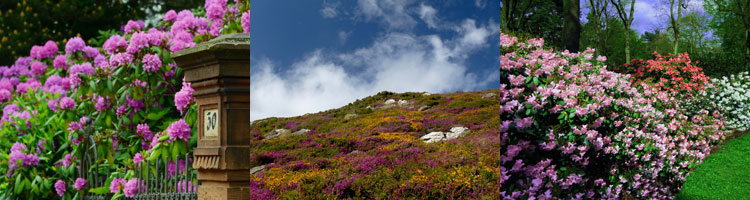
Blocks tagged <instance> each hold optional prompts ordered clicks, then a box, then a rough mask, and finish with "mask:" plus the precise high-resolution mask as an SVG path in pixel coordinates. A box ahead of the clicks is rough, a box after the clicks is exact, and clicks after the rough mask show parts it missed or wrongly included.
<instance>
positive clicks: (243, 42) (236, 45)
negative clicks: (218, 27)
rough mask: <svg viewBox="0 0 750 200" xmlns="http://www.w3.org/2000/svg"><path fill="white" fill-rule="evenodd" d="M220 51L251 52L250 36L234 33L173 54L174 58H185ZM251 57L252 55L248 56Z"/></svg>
mask: <svg viewBox="0 0 750 200" xmlns="http://www.w3.org/2000/svg"><path fill="white" fill-rule="evenodd" d="M220 49H238V50H248V51H249V50H250V34H246V33H232V34H227V35H222V36H219V37H217V38H214V39H211V40H209V41H206V42H202V43H200V44H198V45H196V46H195V47H192V48H187V49H183V50H182V51H178V52H175V53H174V54H172V58H178V57H183V56H187V55H191V54H195V53H199V52H203V51H216V50H220ZM248 56H250V55H248Z"/></svg>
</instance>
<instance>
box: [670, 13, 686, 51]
mask: <svg viewBox="0 0 750 200" xmlns="http://www.w3.org/2000/svg"><path fill="white" fill-rule="evenodd" d="M674 2H675V0H669V24H670V25H671V26H672V33H673V36H674V41H673V43H674V54H675V55H677V53H678V47H679V46H680V18H682V8H685V9H687V3H685V1H684V0H678V2H677V19H675V17H674Z"/></svg>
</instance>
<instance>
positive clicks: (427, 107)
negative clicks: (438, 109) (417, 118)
mask: <svg viewBox="0 0 750 200" xmlns="http://www.w3.org/2000/svg"><path fill="white" fill-rule="evenodd" d="M430 108H431V107H430V106H422V107H419V109H418V110H419V111H425V110H429V109H430Z"/></svg>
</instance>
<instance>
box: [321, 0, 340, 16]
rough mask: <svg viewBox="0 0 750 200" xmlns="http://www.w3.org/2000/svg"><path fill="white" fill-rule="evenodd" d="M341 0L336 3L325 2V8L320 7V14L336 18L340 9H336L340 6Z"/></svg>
mask: <svg viewBox="0 0 750 200" xmlns="http://www.w3.org/2000/svg"><path fill="white" fill-rule="evenodd" d="M339 4H340V3H339V2H336V3H328V2H324V3H323V9H320V14H322V15H323V18H334V17H336V16H337V15H338V11H336V9H337V8H338V7H339Z"/></svg>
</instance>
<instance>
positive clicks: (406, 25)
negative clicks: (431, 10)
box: [358, 0, 417, 30]
mask: <svg viewBox="0 0 750 200" xmlns="http://www.w3.org/2000/svg"><path fill="white" fill-rule="evenodd" d="M411 3H412V0H359V1H358V7H359V11H360V14H361V15H364V17H365V19H366V20H382V21H381V22H382V23H384V24H386V25H387V26H388V28H389V29H402V30H403V29H411V28H413V27H414V26H415V25H416V23H417V21H416V20H414V18H412V17H411V16H410V15H409V13H408V10H407V9H406V7H407V6H408V5H409V4H411Z"/></svg>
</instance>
